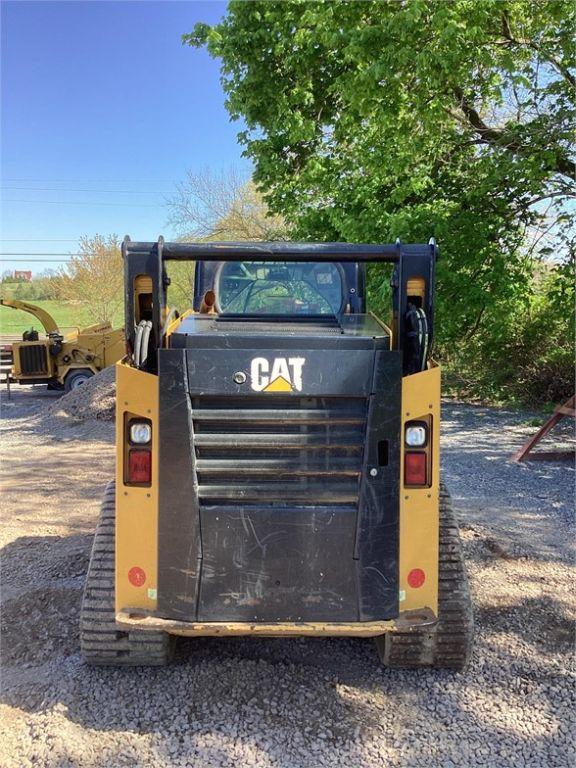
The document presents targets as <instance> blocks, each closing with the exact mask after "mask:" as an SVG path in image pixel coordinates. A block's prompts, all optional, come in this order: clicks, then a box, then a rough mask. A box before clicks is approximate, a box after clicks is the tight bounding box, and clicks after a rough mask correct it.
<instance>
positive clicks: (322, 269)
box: [216, 261, 343, 315]
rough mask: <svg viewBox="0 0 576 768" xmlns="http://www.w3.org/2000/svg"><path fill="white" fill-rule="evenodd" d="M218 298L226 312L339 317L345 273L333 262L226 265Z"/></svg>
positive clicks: (217, 292) (221, 307)
mask: <svg viewBox="0 0 576 768" xmlns="http://www.w3.org/2000/svg"><path fill="white" fill-rule="evenodd" d="M216 295H217V297H218V302H219V305H220V307H219V308H220V311H221V312H223V313H229V314H251V315H254V314H262V315H336V314H338V313H339V312H340V310H341V307H342V303H343V284H342V274H341V272H340V270H339V268H338V267H337V266H336V265H335V264H331V263H329V262H325V263H317V262H312V263H294V262H250V261H240V262H238V261H237V262H226V263H224V264H222V267H221V269H220V271H219V273H218V277H217V281H216Z"/></svg>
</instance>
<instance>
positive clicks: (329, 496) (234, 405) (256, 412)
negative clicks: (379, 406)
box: [192, 395, 368, 507]
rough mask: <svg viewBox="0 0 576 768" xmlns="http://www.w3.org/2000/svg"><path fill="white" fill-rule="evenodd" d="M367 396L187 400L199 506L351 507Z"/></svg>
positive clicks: (355, 496)
mask: <svg viewBox="0 0 576 768" xmlns="http://www.w3.org/2000/svg"><path fill="white" fill-rule="evenodd" d="M367 404H368V401H367V400H366V399H364V398H326V397H324V398H298V397H282V396H271V395H268V396H260V397H254V398H252V397H245V398H241V399H240V398H238V399H233V400H231V399H228V398H217V397H211V398H207V397H200V398H193V399H192V409H193V420H194V446H195V451H196V470H197V475H198V484H199V491H198V493H199V498H200V503H201V504H210V505H213V504H217V503H224V504H226V506H230V505H242V506H244V505H250V504H258V505H260V506H262V505H265V506H279V505H280V506H283V507H286V506H289V505H294V504H296V505H311V504H313V505H318V506H326V505H331V506H333V505H334V504H345V505H351V504H352V505H355V504H357V502H358V488H359V482H360V474H361V471H362V455H363V449H364V438H365V432H366V413H367Z"/></svg>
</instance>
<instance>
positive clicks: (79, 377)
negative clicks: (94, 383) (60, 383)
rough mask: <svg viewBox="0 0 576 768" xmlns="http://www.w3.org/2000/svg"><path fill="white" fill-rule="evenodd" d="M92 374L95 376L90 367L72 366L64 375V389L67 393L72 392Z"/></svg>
mask: <svg viewBox="0 0 576 768" xmlns="http://www.w3.org/2000/svg"><path fill="white" fill-rule="evenodd" d="M92 376H94V371H91V370H90V368H72V370H71V371H68V373H67V374H66V376H65V377H64V391H65V392H66V393H68V392H72V390H74V389H77V388H78V387H81V386H82V384H85V383H86V382H87V381H88V379H91V378H92Z"/></svg>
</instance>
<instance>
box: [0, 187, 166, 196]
mask: <svg viewBox="0 0 576 768" xmlns="http://www.w3.org/2000/svg"><path fill="white" fill-rule="evenodd" d="M0 189H8V190H11V191H16V190H18V191H19V192H97V193H98V194H102V195H110V194H119V195H120V194H122V195H164V194H166V193H167V192H169V191H170V190H167V189H154V190H152V189H65V188H64V187H0Z"/></svg>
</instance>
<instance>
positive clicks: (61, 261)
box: [2, 259, 70, 264]
mask: <svg viewBox="0 0 576 768" xmlns="http://www.w3.org/2000/svg"><path fill="white" fill-rule="evenodd" d="M2 261H6V262H11V263H14V264H16V263H20V262H22V263H23V264H31V263H32V262H43V263H45V264H68V263H69V261H70V259H2Z"/></svg>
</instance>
